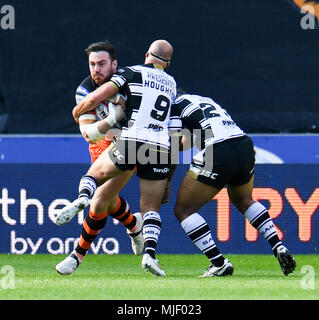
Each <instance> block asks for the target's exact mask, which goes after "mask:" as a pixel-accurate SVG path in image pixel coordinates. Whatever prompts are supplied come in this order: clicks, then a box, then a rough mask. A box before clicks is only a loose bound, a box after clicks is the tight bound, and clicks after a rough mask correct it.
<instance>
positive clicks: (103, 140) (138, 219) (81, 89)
mask: <svg viewBox="0 0 319 320" xmlns="http://www.w3.org/2000/svg"><path fill="white" fill-rule="evenodd" d="M86 53H87V54H88V59H89V68H90V76H88V77H87V78H85V79H84V80H83V81H82V82H81V84H80V85H79V86H78V88H77V90H76V94H75V98H76V102H77V104H78V103H79V102H80V101H81V100H82V99H84V97H86V96H87V95H89V94H90V92H93V91H94V90H95V89H96V88H98V87H99V86H100V85H101V84H103V83H105V82H106V81H108V80H109V79H110V78H111V76H112V75H113V74H114V73H115V72H116V70H117V60H116V55H115V48H114V46H113V45H112V44H111V43H110V42H108V41H104V42H99V43H94V44H92V45H90V46H89V47H88V48H87V49H86ZM123 98H124V97H123V96H121V95H118V96H117V97H115V99H114V100H112V102H113V103H114V104H117V103H119V102H120V101H119V100H120V99H123ZM121 102H122V103H123V101H121ZM114 104H112V103H111V102H110V101H103V102H102V103H101V104H100V105H99V106H98V107H97V108H96V109H95V110H92V111H90V112H88V113H85V114H83V115H82V116H81V117H80V119H79V126H80V131H81V133H82V135H83V137H84V138H85V140H86V141H87V142H89V143H90V145H89V151H90V156H91V161H92V163H93V162H94V161H95V160H96V159H97V158H98V157H99V156H100V155H101V154H102V153H103V152H104V150H106V149H107V148H108V147H109V145H110V144H111V143H112V141H113V139H114V136H115V133H114V132H109V133H108V134H107V135H104V134H101V133H100V132H99V130H98V129H97V127H96V126H95V124H96V123H97V122H98V121H99V120H101V119H104V118H106V117H107V116H108V114H109V112H110V110H111V108H113V106H114ZM116 125H117V126H118V127H119V124H116ZM133 174H134V170H131V171H128V170H127V171H124V172H123V173H122V174H121V175H119V176H117V177H114V178H112V179H111V180H109V181H108V182H107V183H105V184H103V185H102V186H101V187H100V188H98V190H97V192H96V193H95V196H94V197H93V198H92V200H91V204H90V210H89V214H88V215H87V216H86V218H85V220H84V222H83V229H82V233H81V236H80V240H79V243H78V245H77V247H76V248H75V250H74V251H73V252H72V253H71V255H70V256H68V257H67V258H66V259H64V260H63V261H62V262H60V263H59V264H58V265H57V266H56V271H57V272H58V273H60V274H63V275H65V274H71V273H72V272H73V271H75V270H76V268H77V267H78V266H79V264H80V263H81V262H82V260H83V258H84V256H85V254H86V253H87V251H88V250H89V248H90V246H91V244H92V242H93V241H94V239H95V238H96V236H97V235H98V234H99V232H100V231H101V230H102V229H103V228H104V226H105V224H106V220H107V216H108V215H110V216H111V217H112V218H114V219H117V220H119V221H120V222H121V223H122V224H123V225H124V226H125V227H126V229H127V233H128V234H129V235H130V237H131V241H132V249H133V251H134V253H135V254H136V255H140V254H141V253H142V250H143V247H144V242H143V236H142V232H141V230H142V226H143V218H142V216H141V214H140V213H139V212H138V213H135V214H132V213H131V211H130V208H129V205H128V203H127V202H126V200H125V199H123V198H122V197H121V196H119V195H118V192H119V191H120V190H121V189H122V188H123V187H124V185H125V184H126V183H127V182H128V180H129V179H130V178H131V177H132V175H133ZM71 219H72V217H68V218H67V219H62V218H59V216H58V218H57V221H56V223H57V224H58V225H64V224H66V223H68V222H69V221H70V220H71Z"/></svg>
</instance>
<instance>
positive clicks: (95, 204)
mask: <svg viewBox="0 0 319 320" xmlns="http://www.w3.org/2000/svg"><path fill="white" fill-rule="evenodd" d="M108 205H109V201H108V200H105V199H103V198H102V197H101V198H100V197H94V198H93V199H92V202H91V206H90V209H91V210H92V211H94V212H95V213H97V214H99V213H104V212H105V211H106V210H107V209H108Z"/></svg>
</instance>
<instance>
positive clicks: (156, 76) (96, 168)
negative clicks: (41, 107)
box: [62, 40, 176, 276]
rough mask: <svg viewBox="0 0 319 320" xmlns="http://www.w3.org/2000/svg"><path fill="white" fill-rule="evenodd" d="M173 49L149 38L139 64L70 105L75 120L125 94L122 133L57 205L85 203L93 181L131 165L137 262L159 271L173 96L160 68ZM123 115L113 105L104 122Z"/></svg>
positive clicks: (74, 208)
mask: <svg viewBox="0 0 319 320" xmlns="http://www.w3.org/2000/svg"><path fill="white" fill-rule="evenodd" d="M172 54H173V47H172V46H171V45H170V44H169V43H168V42H167V41H165V40H156V41H154V42H153V43H152V44H151V46H150V47H149V49H148V51H147V53H146V54H145V62H144V63H145V64H144V65H134V66H129V67H126V68H123V69H119V70H118V71H117V73H115V75H113V77H112V78H111V80H110V81H109V82H107V83H105V84H103V85H102V86H100V87H99V88H97V89H96V90H95V91H94V92H93V93H90V94H89V95H87V96H86V97H85V98H84V99H83V100H82V102H80V103H79V104H78V105H77V106H76V107H75V108H74V109H73V116H74V118H75V120H76V121H78V119H79V116H80V115H81V114H83V113H84V112H87V111H88V110H93V109H95V108H96V106H97V105H99V104H100V103H101V101H104V100H106V99H109V98H110V97H113V96H115V95H116V94H117V93H118V92H119V91H120V90H124V93H125V95H126V96H127V101H126V107H125V108H126V109H125V111H124V114H125V120H124V123H123V127H122V133H121V135H120V136H119V138H118V139H117V141H116V142H115V143H114V145H113V146H112V148H110V149H109V151H108V152H104V153H103V154H102V155H101V156H100V157H99V158H98V159H97V160H96V161H95V162H94V163H93V164H92V166H91V168H90V169H89V170H88V172H87V174H86V175H85V176H83V177H82V179H81V181H80V186H79V198H78V199H76V200H75V201H73V203H72V204H71V206H70V207H66V208H65V210H63V209H62V211H63V215H70V214H71V215H73V214H74V212H77V211H78V210H79V207H86V206H87V205H88V203H89V198H90V197H92V196H93V195H94V193H95V190H96V188H97V186H99V185H101V184H103V183H104V182H105V181H108V180H109V179H111V178H113V177H116V176H118V175H120V174H123V172H126V171H127V170H132V169H133V168H134V167H135V166H136V170H137V171H136V173H137V176H138V177H139V181H140V193H141V195H140V209H141V212H142V214H143V217H144V224H143V237H144V244H145V246H144V250H145V254H144V255H143V259H142V267H143V268H144V269H146V270H147V271H149V272H151V273H152V274H154V275H159V276H165V275H166V274H165V272H164V270H162V269H161V268H160V267H159V264H158V260H157V259H156V257H155V250H156V246H157V241H158V237H159V234H160V231H161V217H160V215H159V210H160V206H161V201H162V198H163V195H164V191H165V186H166V181H167V176H168V174H169V170H170V168H169V152H170V139H169V134H168V122H169V114H170V109H171V105H172V103H173V102H174V100H175V97H176V82H175V79H174V78H173V77H172V76H170V75H169V74H167V73H166V72H165V71H164V69H165V68H167V67H168V66H169V64H170V59H171V56H172ZM122 110H123V109H122ZM123 116H124V115H123V113H121V107H119V108H116V109H115V112H114V113H113V114H112V115H109V116H108V119H106V120H105V121H104V124H105V123H106V124H107V126H110V125H111V124H114V123H115V121H118V120H119V119H121V118H122V117H123ZM112 117H113V118H112ZM102 122H103V120H102Z"/></svg>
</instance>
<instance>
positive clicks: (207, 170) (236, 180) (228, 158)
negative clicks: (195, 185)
mask: <svg viewBox="0 0 319 320" xmlns="http://www.w3.org/2000/svg"><path fill="white" fill-rule="evenodd" d="M254 166H255V151H254V146H253V142H252V140H251V139H250V138H249V137H247V136H242V137H239V138H232V139H228V140H225V141H222V142H219V143H216V144H213V145H210V146H208V147H206V148H205V149H204V150H202V151H201V152H200V153H198V154H197V155H195V156H194V158H193V161H192V164H191V166H190V169H189V171H188V174H189V175H190V176H192V177H193V178H194V179H196V180H198V181H200V182H202V183H205V184H207V185H209V186H212V187H215V188H218V189H222V188H223V187H224V186H226V185H233V186H241V185H244V184H246V183H248V182H249V181H250V179H251V178H252V176H253V174H254Z"/></svg>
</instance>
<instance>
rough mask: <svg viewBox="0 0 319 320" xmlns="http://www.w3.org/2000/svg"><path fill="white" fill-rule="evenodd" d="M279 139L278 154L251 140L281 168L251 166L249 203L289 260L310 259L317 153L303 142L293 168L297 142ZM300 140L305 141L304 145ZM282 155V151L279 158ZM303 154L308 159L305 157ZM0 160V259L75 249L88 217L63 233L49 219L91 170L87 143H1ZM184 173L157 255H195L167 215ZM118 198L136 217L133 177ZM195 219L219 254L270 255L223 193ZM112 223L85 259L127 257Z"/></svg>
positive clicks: (317, 200)
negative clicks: (256, 204) (270, 224)
mask: <svg viewBox="0 0 319 320" xmlns="http://www.w3.org/2000/svg"><path fill="white" fill-rule="evenodd" d="M279 138H280V139H281V148H280V147H279V146H278V148H277V149H271V148H267V149H266V146H267V144H268V145H270V142H269V141H270V138H266V137H261V136H260V137H258V138H257V139H255V138H254V137H253V139H254V142H255V143H256V145H257V143H258V147H259V146H260V148H263V149H264V150H266V151H267V152H271V153H274V154H275V155H276V156H278V157H280V158H281V159H283V160H284V163H279V164H278V163H275V164H274V163H260V164H257V165H256V180H255V189H254V194H253V196H254V199H256V200H258V201H260V202H262V203H263V204H264V205H265V206H266V207H267V208H269V213H270V215H271V217H272V218H273V220H274V223H275V225H276V228H277V230H278V234H279V236H280V238H281V239H282V241H283V242H284V244H285V245H287V247H289V248H290V249H291V251H292V252H294V253H309V254H310V253H312V254H313V253H317V252H318V249H317V248H318V246H319V233H318V230H319V186H318V181H319V159H318V157H317V156H316V152H317V153H318V148H316V146H318V145H319V144H318V139H319V137H318V136H315V137H314V136H311V137H309V138H311V139H309V140H310V141H311V142H310V143H309V145H308V146H307V145H306V143H305V142H303V143H304V149H303V150H304V151H303V155H300V154H299V153H298V152H295V154H296V159H297V160H296V161H294V160H293V158H292V153H290V148H291V146H292V145H293V144H294V145H296V143H297V142H296V140H298V139H296V140H295V142H293V141H291V142H288V141H287V139H286V137H276V139H279ZM10 139H15V140H14V141H13V140H10ZM258 139H259V140H260V141H259V142H260V143H259V142H258ZM276 139H275V140H276ZM289 139H290V137H289ZM302 139H305V140H304V141H307V139H306V137H303V138H302ZM31 140H32V141H31ZM33 140H34V141H33ZM8 141H9V142H10V143H8ZM277 143H278V144H279V142H278V141H277V142H276V144H277ZM39 146H41V147H39ZM71 146H72V147H71ZM286 148H288V149H289V151H287V152H286V153H285V149H286ZM307 149H309V154H306V151H305V150H307ZM276 150H277V152H276ZM55 153H57V154H55ZM0 158H1V160H0V253H13V254H24V253H28V254H37V253H51V254H67V253H70V252H71V251H72V250H73V248H74V246H75V245H76V242H77V241H78V238H79V236H80V233H81V229H82V226H81V225H82V221H83V218H84V217H85V214H86V213H87V212H82V213H80V214H79V215H78V216H77V217H75V218H74V219H73V220H72V221H71V222H70V223H69V224H67V225H65V226H62V227H59V226H56V225H55V224H54V222H53V221H54V217H55V214H56V211H57V210H58V209H60V208H62V207H63V206H65V205H66V204H68V203H69V202H70V201H72V200H73V199H75V198H76V197H77V189H78V182H79V180H80V178H81V176H82V175H83V174H85V173H86V171H87V169H88V168H89V165H90V164H89V159H88V151H87V145H86V143H85V142H83V143H82V139H81V138H79V137H71V136H70V137H64V138H63V137H55V138H48V137H42V138H39V137H38V138H35V137H32V138H31V137H26V138H22V137H20V138H17V137H15V138H13V137H4V136H3V137H2V141H1V142H0ZM268 158H269V157H268ZM306 158H307V159H306ZM309 158H311V160H309ZM44 159H46V161H44ZM70 159H71V160H70ZM294 162H295V163H294ZM187 169H188V165H187V164H182V165H180V166H179V167H178V168H177V170H176V173H175V176H174V178H173V181H172V186H171V196H170V202H169V203H168V204H165V205H163V206H162V208H161V212H160V213H161V217H162V232H161V236H160V240H159V243H158V253H199V251H198V249H196V247H195V246H194V245H193V244H192V242H191V240H190V239H189V238H188V237H187V236H186V235H185V233H184V231H183V230H182V229H181V226H180V224H179V223H178V222H177V220H176V218H175V217H174V213H173V208H174V204H175V199H176V195H177V191H178V187H179V185H180V182H181V181H182V179H183V177H184V175H185V173H186V171H187ZM121 194H122V195H123V196H124V197H125V199H127V201H128V202H129V204H130V207H131V210H132V211H133V212H136V211H139V184H138V179H137V178H136V177H135V176H133V177H132V179H131V181H129V183H128V184H127V186H126V187H125V188H124V189H123V190H122V192H121ZM200 213H201V214H202V215H203V217H204V218H205V219H206V220H207V222H208V223H209V225H210V226H211V228H212V231H213V236H214V238H215V241H216V243H217V245H218V247H219V248H220V250H221V251H222V252H224V253H226V254H227V253H263V254H267V253H271V249H270V247H269V245H268V243H267V242H266V241H265V239H263V237H261V236H259V235H258V234H257V232H256V231H255V230H254V229H252V228H251V226H250V225H249V224H248V223H247V222H246V221H245V219H244V217H243V216H242V215H241V214H240V213H239V212H238V211H237V209H235V207H234V206H233V205H231V204H230V202H229V199H228V196H227V191H226V190H222V191H221V192H220V193H219V194H218V195H217V197H215V199H213V200H212V201H211V202H210V203H209V204H207V205H206V206H205V207H204V208H203V209H202V210H201V211H200ZM116 222H117V221H115V220H113V219H111V218H109V220H108V222H107V225H106V227H105V229H104V230H103V232H101V234H100V235H99V237H98V238H97V239H96V240H95V242H94V244H93V245H92V248H91V249H90V251H89V252H90V253H93V254H98V253H105V254H119V253H131V247H130V239H129V237H128V236H127V234H126V230H125V228H124V226H123V225H121V224H119V223H116Z"/></svg>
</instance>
